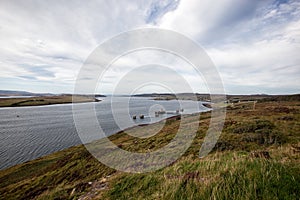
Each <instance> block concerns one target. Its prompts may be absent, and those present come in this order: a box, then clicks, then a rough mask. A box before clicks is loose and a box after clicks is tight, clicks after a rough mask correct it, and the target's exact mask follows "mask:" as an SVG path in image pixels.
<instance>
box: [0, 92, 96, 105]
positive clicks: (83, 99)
mask: <svg viewBox="0 0 300 200" xmlns="http://www.w3.org/2000/svg"><path fill="white" fill-rule="evenodd" d="M93 102H101V100H99V99H97V98H93V97H89V96H72V95H61V96H39V97H24V98H21V97H20V98H0V108H17V107H34V106H49V105H60V104H73V103H93Z"/></svg>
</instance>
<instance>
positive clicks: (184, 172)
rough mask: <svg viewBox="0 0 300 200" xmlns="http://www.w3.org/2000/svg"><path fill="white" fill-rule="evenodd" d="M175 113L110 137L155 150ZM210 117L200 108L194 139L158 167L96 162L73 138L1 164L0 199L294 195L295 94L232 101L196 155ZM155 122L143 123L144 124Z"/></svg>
mask: <svg viewBox="0 0 300 200" xmlns="http://www.w3.org/2000/svg"><path fill="white" fill-rule="evenodd" d="M184 117H186V118H188V119H189V120H188V123H191V124H192V123H198V122H197V119H198V117H199V116H197V115H189V116H184ZM179 120H180V119H179V118H172V119H168V120H167V122H166V123H165V126H164V128H163V129H162V130H161V131H160V132H159V133H158V134H156V135H155V136H152V137H151V138H148V139H137V138H134V137H132V136H129V135H127V134H125V133H123V132H121V133H118V134H116V135H113V136H111V137H110V140H111V141H113V142H114V143H115V144H116V145H118V146H119V147H121V148H123V149H125V150H128V151H134V152H144V151H152V150H155V149H158V148H160V147H162V146H164V145H166V144H167V143H168V142H169V141H170V140H171V139H172V138H173V137H174V135H175V133H176V130H177V129H178V126H179V122H180V121H179ZM209 120H210V113H205V114H201V120H200V127H199V130H198V131H197V136H196V138H195V139H194V141H193V144H192V145H191V147H190V148H189V149H188V151H187V152H186V153H185V154H184V155H183V156H182V157H181V158H180V159H179V160H177V161H176V162H175V163H173V164H172V165H170V166H168V167H165V168H163V169H161V170H159V171H156V172H151V173H144V174H130V173H123V172H117V171H115V170H114V169H110V168H108V167H106V166H104V165H103V164H101V163H99V162H98V161H97V160H96V159H95V158H94V157H93V156H91V155H90V154H89V152H87V150H85V148H84V147H83V146H76V147H72V148H69V149H66V150H64V151H60V152H57V153H54V154H51V155H49V156H45V157H42V158H40V159H37V160H33V161H30V162H27V163H24V164H21V165H17V166H14V167H11V168H9V169H6V170H2V171H0V199H78V198H79V199H168V200H169V199H272V200H273V199H298V198H299V196H300V173H299V171H300V102H299V101H295V102H293V101H289V102H287V101H280V102H276V101H273V102H258V103H257V104H256V106H255V110H253V106H252V104H245V103H243V104H234V105H233V106H232V107H230V108H228V111H227V117H226V122H225V126H224V129H223V133H222V135H221V137H220V139H219V141H218V143H217V145H216V146H215V148H214V150H213V151H212V152H211V153H210V154H209V155H208V156H207V157H205V158H202V159H200V158H199V157H198V153H199V149H200V146H201V143H202V141H203V138H204V136H205V133H206V130H207V128H208V124H209ZM159 125H160V124H159V123H158V124H153V125H149V126H145V127H143V128H144V129H143V131H145V132H147V131H148V130H152V129H155V128H156V126H159ZM147 129H148V130H147ZM138 130H139V129H137V128H136V131H138ZM132 131H135V130H134V129H133V130H132Z"/></svg>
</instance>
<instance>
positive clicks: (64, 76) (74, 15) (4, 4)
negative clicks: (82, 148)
mask: <svg viewBox="0 0 300 200" xmlns="http://www.w3.org/2000/svg"><path fill="white" fill-rule="evenodd" d="M148 26H154V27H160V28H167V29H172V30H175V31H178V32H180V33H183V34H186V35H188V36H189V37H191V38H192V39H193V40H195V41H196V42H198V43H200V44H201V45H203V46H204V48H205V49H206V50H207V52H208V54H209V55H210V56H211V58H212V59H213V61H214V62H215V64H216V66H217V68H218V69H219V71H220V73H221V75H222V78H223V80H224V84H225V86H226V89H227V91H228V92H230V93H245V92H246V93H251V92H257V93H260V92H261V93H281V92H285V93H296V92H298V93H299V92H300V91H299V88H300V87H299V86H300V83H299V80H298V79H299V75H300V71H299V68H300V66H299V65H300V60H299V56H298V52H300V2H299V1H296V0H294V1H293V0H289V1H286V2H285V3H283V2H282V1H279V0H265V1H261V0H244V1H241V0H220V1H218V2H214V3H212V2H211V1H209V0H201V1H199V0H181V1H171V0H168V1H160V0H152V1H148V0H143V1H131V0H130V1H113V0H112V1H104V0H103V1H101V0H100V1H87V2H85V1H60V2H58V1H37V0H36V1H35V0H30V1H14V0H12V1H1V2H0V60H1V62H0V70H1V74H0V79H2V80H1V86H0V87H1V89H17V87H20V85H22V89H26V90H31V91H36V92H72V89H73V84H74V80H75V78H76V75H77V73H78V70H79V69H80V67H81V65H82V64H83V62H84V60H85V59H86V58H87V56H88V55H89V54H90V53H91V52H92V50H94V48H95V47H97V45H99V44H100V43H101V42H103V41H105V40H107V39H109V38H110V37H112V36H113V35H115V34H119V33H120V32H123V31H127V30H131V29H134V28H140V27H148ZM141 58H142V59H141ZM146 58H147V56H144V57H143V56H142V57H140V58H139V57H135V58H134V57H131V58H128V59H127V60H126V59H125V58H123V59H122V60H120V61H119V65H122V66H133V65H138V64H145V63H147V62H148V61H146V60H145V59H146ZM148 58H149V59H157V58H154V57H151V56H149V57H148ZM168 59H169V58H167V57H163V58H161V62H162V63H161V64H168V65H172V66H174V68H175V69H176V70H178V72H180V73H181V74H183V76H185V77H186V78H187V79H188V80H190V82H191V84H192V85H193V88H199V85H201V83H199V81H198V80H199V77H197V76H194V75H193V74H192V73H191V71H190V70H188V68H184V67H180V62H181V61H178V60H176V59H171V58H170V59H169V60H168ZM148 63H149V62H148ZM128 69H130V67H128ZM122 73H124V72H123V71H120V70H119V71H118V70H115V71H113V72H111V74H110V76H111V78H110V79H109V80H107V83H109V81H110V82H111V81H112V80H117V79H113V78H112V77H117V78H120V77H122ZM20 82H22V83H24V84H20ZM200 82H201V81H200ZM51 84H52V86H53V87H51V88H50V87H49V85H51ZM43 86H44V88H43ZM201 88H203V87H202V86H201ZM49 89H50V90H51V91H48V90H49ZM108 90H109V89H108V87H107V88H106V91H108ZM199 92H203V91H199Z"/></svg>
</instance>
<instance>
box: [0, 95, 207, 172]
mask: <svg viewBox="0 0 300 200" xmlns="http://www.w3.org/2000/svg"><path fill="white" fill-rule="evenodd" d="M114 99H115V100H114V102H116V105H123V103H124V102H127V101H128V100H129V98H127V97H119V98H114ZM90 104H94V106H95V110H96V115H97V118H98V121H99V124H100V126H101V128H102V129H103V130H104V131H105V133H106V134H107V135H112V134H114V133H116V132H118V131H120V129H123V128H126V127H127V128H128V127H131V126H132V125H136V124H143V123H153V122H156V121H159V120H162V119H164V118H166V117H170V116H173V115H174V114H165V115H160V116H159V117H155V116H154V111H155V110H159V109H161V108H164V109H165V110H167V111H175V110H176V109H179V108H184V112H183V113H185V114H188V113H194V112H199V111H203V110H205V107H203V106H202V105H201V104H200V103H199V104H198V103H197V102H192V101H180V104H179V102H178V101H175V100H174V101H154V100H151V99H147V98H130V100H129V104H128V105H129V113H130V115H128V114H127V113H128V112H127V109H125V107H122V106H119V107H118V108H115V109H114V113H117V114H118V117H120V116H121V118H122V117H123V118H122V119H124V120H123V121H124V122H125V123H122V127H121V128H120V127H119V126H118V125H117V124H116V123H115V120H114V116H113V114H112V109H111V99H110V98H104V99H103V101H101V102H98V103H89V105H90ZM87 105H88V104H80V108H79V109H80V112H78V113H79V115H80V116H81V117H82V119H84V120H86V123H87V124H88V120H89V119H88V117H87V118H85V116H87V114H88V113H87V111H86V110H85V106H87ZM139 114H144V115H145V119H139V118H138V119H137V120H135V121H133V120H131V116H132V115H139ZM91 128H92V127H91ZM99 138H100V137H99V136H97V133H95V135H94V136H93V137H92V138H91V140H94V139H99ZM78 144H82V142H81V140H80V139H79V136H78V135H77V132H76V128H75V124H74V120H73V113H72V105H71V104H64V105H51V106H35V107H19V108H1V109H0V169H4V168H7V167H9V166H13V165H16V164H19V163H23V162H25V161H28V160H32V159H35V158H38V157H41V156H44V155H47V154H50V153H53V152H56V151H59V150H62V149H65V148H68V147H71V146H74V145H78Z"/></svg>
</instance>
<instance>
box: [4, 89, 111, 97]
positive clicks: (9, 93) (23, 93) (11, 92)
mask: <svg viewBox="0 0 300 200" xmlns="http://www.w3.org/2000/svg"><path fill="white" fill-rule="evenodd" d="M56 95H62V96H72V95H73V94H66V93H64V94H53V93H33V92H27V91H14V90H0V97H1V96H2V97H6V96H24V97H28V96H56ZM82 96H93V97H106V96H105V95H102V94H95V95H84V94H82Z"/></svg>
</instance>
